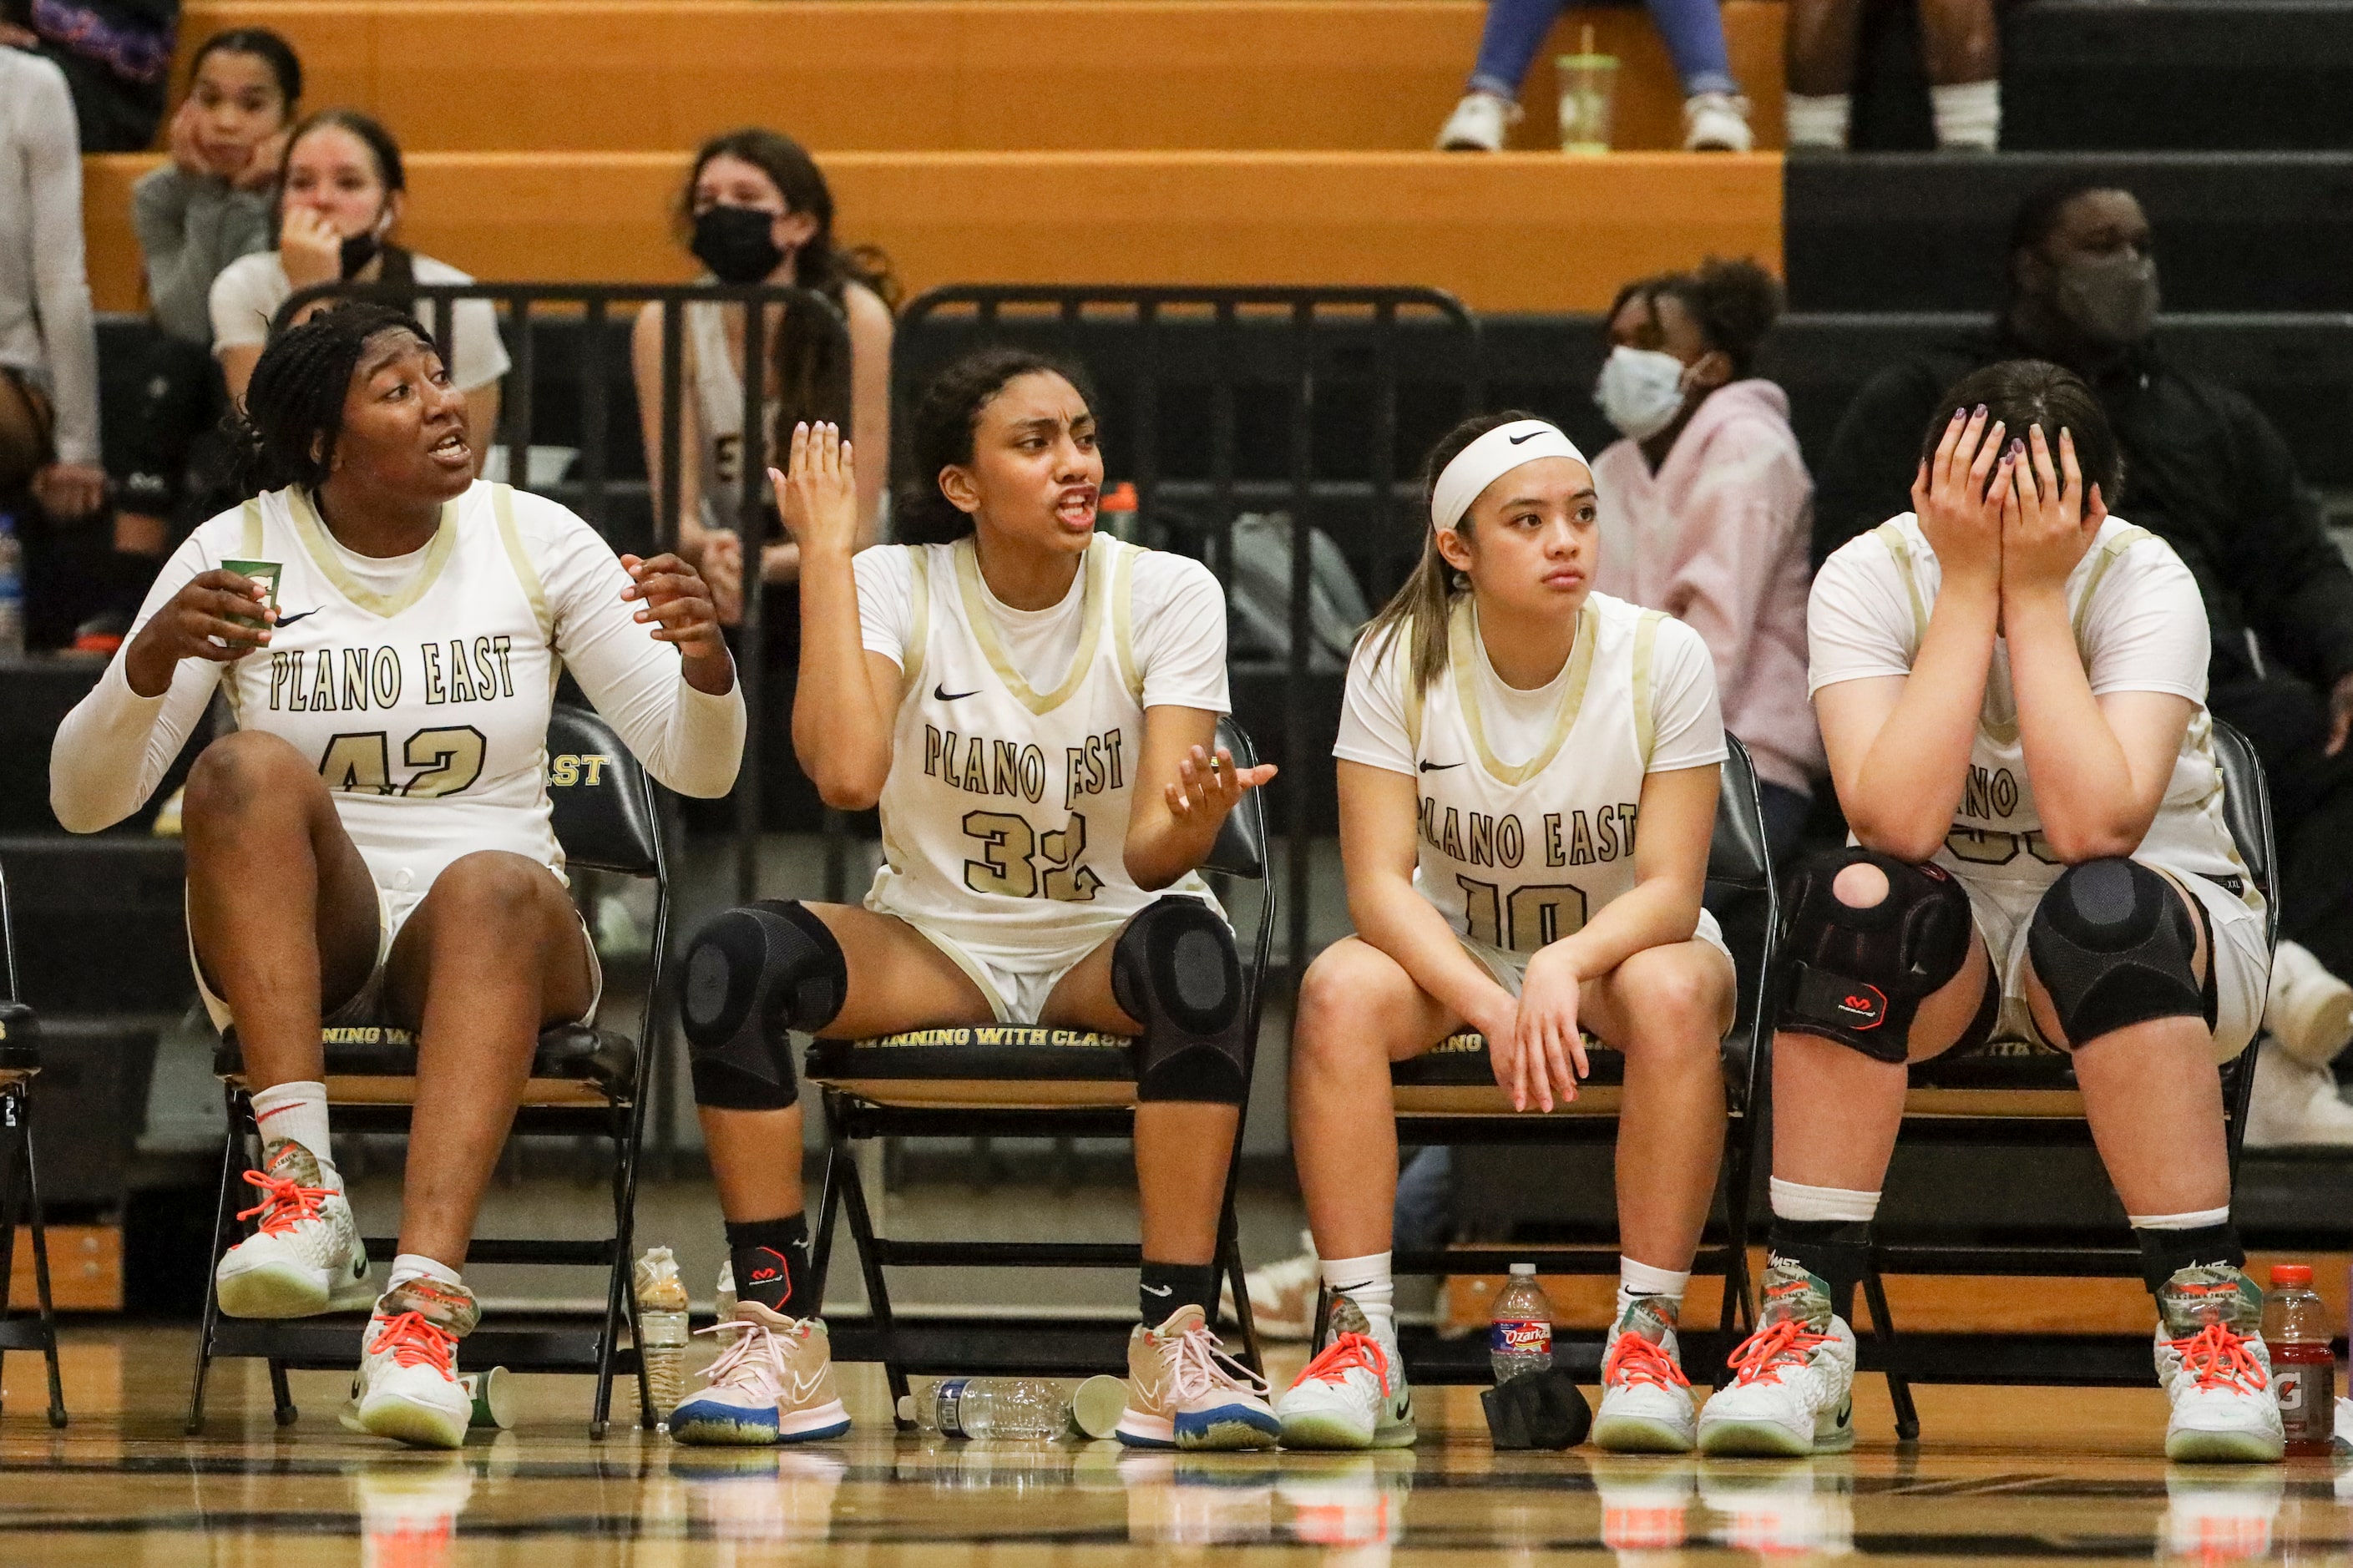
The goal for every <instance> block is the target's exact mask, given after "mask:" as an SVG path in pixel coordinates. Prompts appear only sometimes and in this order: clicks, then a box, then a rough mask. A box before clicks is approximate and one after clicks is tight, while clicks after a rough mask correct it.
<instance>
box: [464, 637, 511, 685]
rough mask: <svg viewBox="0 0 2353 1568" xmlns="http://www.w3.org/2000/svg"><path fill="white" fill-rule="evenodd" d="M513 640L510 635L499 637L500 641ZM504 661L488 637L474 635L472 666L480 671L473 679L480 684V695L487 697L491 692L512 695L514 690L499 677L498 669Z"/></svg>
mask: <svg viewBox="0 0 2353 1568" xmlns="http://www.w3.org/2000/svg"><path fill="white" fill-rule="evenodd" d="M513 640H514V639H513V638H512V637H501V638H500V639H499V641H501V643H507V642H512V641H513ZM504 663H505V660H504V658H501V657H500V652H499V650H498V649H496V648H493V647H491V639H490V638H488V637H476V638H475V639H474V668H475V669H476V670H477V671H479V672H480V673H479V674H478V675H477V676H476V677H475V679H476V680H477V682H478V683H479V684H480V686H481V689H482V695H483V696H484V697H489V696H491V694H493V693H496V694H497V695H498V696H501V697H512V696H513V695H514V691H513V689H512V687H511V686H510V685H509V684H508V683H507V682H506V681H503V680H501V679H499V670H500V668H501V666H502V665H503V664H504Z"/></svg>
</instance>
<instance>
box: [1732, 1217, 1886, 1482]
mask: <svg viewBox="0 0 2353 1568" xmlns="http://www.w3.org/2000/svg"><path fill="white" fill-rule="evenodd" d="M1731 1366H1732V1382H1731V1383H1730V1384H1728V1385H1727V1386H1725V1387H1724V1388H1720V1389H1718V1390H1716V1392H1715V1397H1714V1398H1712V1399H1710V1400H1709V1401H1708V1402H1707V1407H1706V1408H1705V1409H1704V1410H1702V1411H1701V1412H1700V1413H1699V1447H1700V1452H1701V1453H1703V1454H1718V1455H1729V1454H1749V1455H1761V1456H1776V1455H1778V1456H1780V1457H1783V1458H1804V1457H1806V1456H1808V1455H1810V1454H1842V1453H1844V1452H1846V1451H1847V1450H1848V1449H1849V1448H1852V1447H1854V1331H1853V1330H1852V1329H1851V1328H1849V1327H1847V1325H1846V1322H1845V1321H1844V1320H1843V1319H1841V1318H1840V1317H1838V1316H1837V1315H1836V1314H1834V1313H1833V1312H1832V1311H1831V1293H1830V1287H1829V1286H1828V1285H1826V1284H1824V1283H1823V1282H1822V1280H1821V1279H1820V1278H1819V1277H1818V1276H1816V1275H1814V1274H1812V1273H1810V1272H1809V1271H1808V1269H1807V1268H1806V1267H1805V1265H1803V1264H1801V1263H1797V1262H1794V1261H1792V1260H1791V1259H1789V1258H1774V1259H1772V1266H1771V1267H1770V1268H1767V1269H1766V1271H1765V1291H1764V1310H1761V1311H1760V1312H1758V1313H1757V1331H1756V1332H1755V1333H1753V1334H1751V1335H1749V1336H1748V1338H1747V1339H1746V1340H1745V1341H1743V1342H1742V1343H1741V1345H1740V1348H1739V1349H1737V1350H1736V1351H1734V1352H1732V1361H1731Z"/></svg>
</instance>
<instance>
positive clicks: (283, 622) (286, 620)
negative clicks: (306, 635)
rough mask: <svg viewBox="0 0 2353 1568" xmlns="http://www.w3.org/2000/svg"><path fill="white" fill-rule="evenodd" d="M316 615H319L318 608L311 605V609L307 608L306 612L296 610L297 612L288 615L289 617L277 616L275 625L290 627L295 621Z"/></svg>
mask: <svg viewBox="0 0 2353 1568" xmlns="http://www.w3.org/2000/svg"><path fill="white" fill-rule="evenodd" d="M318 613H319V608H318V606H317V605H312V606H311V608H309V609H307V610H297V611H295V612H294V613H293V614H292V615H290V616H279V617H278V620H277V623H276V624H277V625H279V626H292V625H293V624H294V623H295V622H296V621H299V620H303V619H306V618H308V617H310V616H315V615H317V614H318Z"/></svg>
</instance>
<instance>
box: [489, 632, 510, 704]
mask: <svg viewBox="0 0 2353 1568" xmlns="http://www.w3.org/2000/svg"><path fill="white" fill-rule="evenodd" d="M513 647H514V638H512V637H509V636H507V635H506V634H505V633H504V632H501V633H500V634H499V635H498V636H497V637H492V638H491V654H492V655H493V656H494V657H495V658H497V659H498V661H499V695H500V696H501V697H512V696H513V695H514V669H513V667H512V666H511V665H509V664H508V663H507V654H508V653H509V652H510V651H511V650H512V648H513Z"/></svg>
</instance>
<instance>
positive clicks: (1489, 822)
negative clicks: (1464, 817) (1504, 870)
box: [1468, 811, 1495, 866]
mask: <svg viewBox="0 0 2353 1568" xmlns="http://www.w3.org/2000/svg"><path fill="white" fill-rule="evenodd" d="M1468 858H1469V860H1470V862H1471V864H1472V865H1473V866H1492V865H1493V864H1494V863H1495V819H1494V818H1493V817H1492V816H1488V815H1487V814H1486V813H1485V812H1483V811H1474V812H1472V814H1471V853H1470V855H1469V856H1468Z"/></svg>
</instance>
